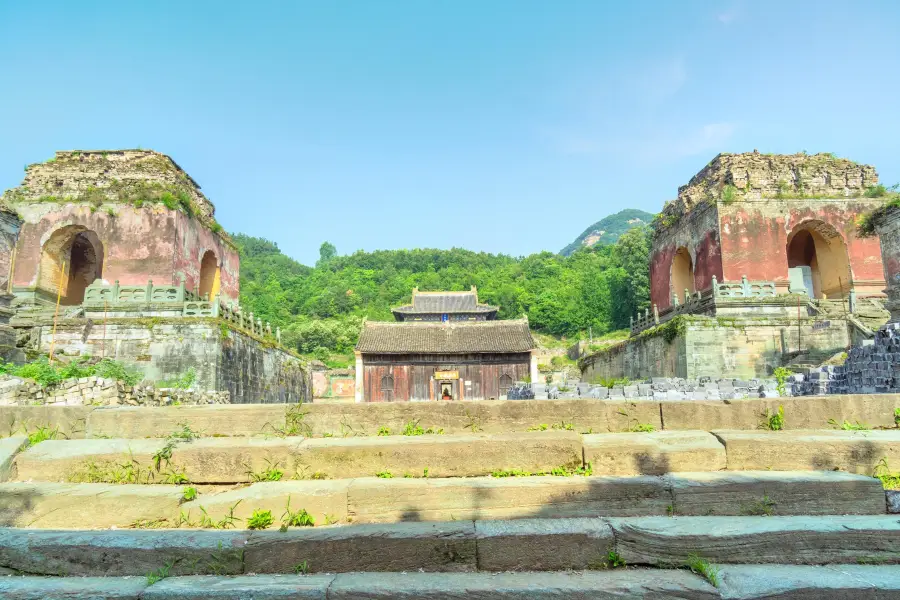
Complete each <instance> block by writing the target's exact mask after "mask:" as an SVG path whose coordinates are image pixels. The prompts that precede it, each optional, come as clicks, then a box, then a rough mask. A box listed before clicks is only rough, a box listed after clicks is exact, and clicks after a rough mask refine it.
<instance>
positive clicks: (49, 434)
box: [25, 425, 66, 448]
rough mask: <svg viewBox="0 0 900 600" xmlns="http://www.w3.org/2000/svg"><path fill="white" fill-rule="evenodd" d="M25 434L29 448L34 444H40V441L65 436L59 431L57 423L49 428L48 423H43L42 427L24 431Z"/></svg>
mask: <svg viewBox="0 0 900 600" xmlns="http://www.w3.org/2000/svg"><path fill="white" fill-rule="evenodd" d="M25 435H27V436H28V447H29V448H31V447H32V446H34V445H35V444H40V443H41V442H46V441H47V440H55V439H58V438H60V437H66V436H64V435H63V434H62V433H60V431H59V426H58V425H57V426H56V427H54V428H53V429H50V426H49V425H45V426H42V427H38V428H37V429H35V430H34V431H30V432H29V431H26V432H25Z"/></svg>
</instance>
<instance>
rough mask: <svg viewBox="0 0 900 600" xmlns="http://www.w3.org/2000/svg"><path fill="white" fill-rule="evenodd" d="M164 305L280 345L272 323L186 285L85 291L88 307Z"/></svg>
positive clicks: (93, 287)
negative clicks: (225, 324)
mask: <svg viewBox="0 0 900 600" xmlns="http://www.w3.org/2000/svg"><path fill="white" fill-rule="evenodd" d="M151 304H156V305H159V304H162V305H164V306H165V308H166V310H171V311H178V310H179V309H180V312H181V316H183V317H212V318H220V319H223V320H225V321H228V322H229V323H231V324H233V325H234V326H235V327H237V328H238V329H243V330H244V331H248V332H250V333H253V334H255V335H258V336H261V337H266V338H273V339H274V340H275V341H276V342H278V343H279V344H280V343H281V329H280V328H276V329H275V331H274V334H273V331H272V326H271V325H270V324H269V323H265V324H263V322H262V320H261V319H258V318H254V316H253V313H252V312H251V313H248V314H247V315H245V314H244V311H243V310H242V309H241V307H240V306H239V305H237V304H236V303H235V304H233V305H229V304H226V303H225V302H224V301H223V300H222V299H221V298H219V297H216V298H213V299H212V300H209V299H208V298H201V297H200V295H199V294H196V293H194V292H192V291H190V290H187V289H185V287H184V282H183V281H182V282H181V284H179V285H176V286H172V285H166V286H158V285H153V281H149V282H147V285H145V286H139V285H119V282H118V281H116V282H115V283H114V284H113V285H104V284H102V283H92V284H91V285H89V286H88V287H87V288H86V289H85V292H84V303H83V305H85V306H91V307H100V306H103V307H105V308H109V309H121V308H123V307H124V308H135V309H139V308H141V307H145V306H149V305H151Z"/></svg>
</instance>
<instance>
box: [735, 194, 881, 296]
mask: <svg viewBox="0 0 900 600" xmlns="http://www.w3.org/2000/svg"><path fill="white" fill-rule="evenodd" d="M877 205H878V204H877V203H872V202H865V201H858V202H856V201H824V200H796V201H790V200H788V201H781V202H778V203H776V202H774V201H773V202H766V203H735V204H734V205H731V206H727V207H720V219H721V228H722V229H721V230H722V236H721V237H722V262H723V268H724V279H725V280H726V281H740V280H741V276H742V275H746V276H747V278H748V279H750V280H768V281H776V282H781V283H783V284H785V285H786V284H787V281H788V259H787V244H788V237H789V236H790V234H791V232H792V231H793V230H795V229H797V228H798V227H799V226H801V225H803V224H804V223H806V222H809V221H814V220H816V221H822V222H825V223H827V224H829V225H831V226H832V227H834V228H835V229H836V230H837V231H838V233H840V235H841V237H842V238H843V241H844V243H845V244H846V247H847V253H848V255H849V259H850V270H851V272H852V275H853V280H854V282H856V283H857V284H865V282H871V285H872V286H873V287H875V288H877V287H878V286H879V285H882V284H881V283H880V282H882V281H883V277H884V271H883V267H882V262H881V249H880V247H879V244H878V239H877V238H868V239H866V238H858V237H857V236H856V220H857V218H858V217H859V215H861V214H862V213H865V212H868V211H870V210H872V208H874V207H875V206H877Z"/></svg>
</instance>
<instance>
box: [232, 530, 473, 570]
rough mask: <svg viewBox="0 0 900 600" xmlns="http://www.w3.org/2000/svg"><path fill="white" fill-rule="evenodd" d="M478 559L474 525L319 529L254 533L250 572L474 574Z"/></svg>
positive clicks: (246, 565)
mask: <svg viewBox="0 0 900 600" xmlns="http://www.w3.org/2000/svg"><path fill="white" fill-rule="evenodd" d="M475 555H476V552H475V526H474V524H473V523H472V522H471V521H460V522H450V523H448V522H443V523H394V524H391V525H353V526H349V527H316V528H307V529H290V530H288V531H286V532H280V531H260V532H256V533H254V534H253V536H252V537H251V538H250V541H249V543H248V544H247V546H246V549H245V552H244V568H245V569H246V571H247V572H250V573H293V572H294V568H295V567H296V566H297V565H298V564H300V563H302V562H304V561H306V563H307V566H308V567H309V570H310V572H313V573H350V572H353V571H416V570H418V569H424V570H426V571H474V570H475V569H476V556H475Z"/></svg>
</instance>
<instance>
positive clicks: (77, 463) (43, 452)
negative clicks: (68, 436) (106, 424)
mask: <svg viewBox="0 0 900 600" xmlns="http://www.w3.org/2000/svg"><path fill="white" fill-rule="evenodd" d="M164 445H165V441H163V440H122V439H119V440H84V439H81V440H48V441H45V442H41V443H40V444H37V445H36V446H32V447H31V448H28V449H27V450H25V451H24V452H22V453H20V454H19V455H18V456H17V457H16V459H15V469H16V480H18V481H32V480H33V481H88V479H87V477H88V474H89V472H90V471H91V466H92V465H121V464H125V463H130V462H131V460H132V459H134V460H136V461H138V463H139V464H141V465H150V464H151V462H152V456H153V454H155V453H156V452H158V451H159V450H160V449H161V448H162V447H163V446H164Z"/></svg>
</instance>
